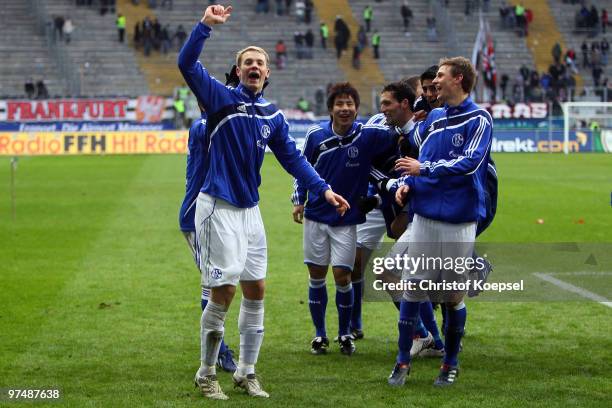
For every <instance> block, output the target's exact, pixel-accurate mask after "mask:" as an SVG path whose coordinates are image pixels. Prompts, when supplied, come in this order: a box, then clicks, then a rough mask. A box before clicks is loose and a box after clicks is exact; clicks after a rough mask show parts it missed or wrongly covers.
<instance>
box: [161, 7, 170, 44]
mask: <svg viewBox="0 0 612 408" xmlns="http://www.w3.org/2000/svg"><path fill="white" fill-rule="evenodd" d="M162 4H163V3H162ZM170 38H172V37H171V36H170V26H169V25H168V24H166V25H165V26H164V27H163V28H162V30H161V34H160V39H161V52H162V54H164V55H166V54H168V51H169V50H170V47H171V46H172V43H171V42H170Z"/></svg>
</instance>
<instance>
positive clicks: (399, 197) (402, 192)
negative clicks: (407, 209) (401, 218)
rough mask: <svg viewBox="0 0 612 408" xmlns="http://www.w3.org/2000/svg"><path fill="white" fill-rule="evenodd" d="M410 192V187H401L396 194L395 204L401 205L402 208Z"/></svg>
mask: <svg viewBox="0 0 612 408" xmlns="http://www.w3.org/2000/svg"><path fill="white" fill-rule="evenodd" d="M409 190H410V187H408V186H406V185H403V186H401V187H399V188H398V189H397V191H396V192H395V202H396V203H397V204H398V205H400V206H402V207H403V206H404V204H405V203H404V201H405V200H406V196H407V195H408V191H409Z"/></svg>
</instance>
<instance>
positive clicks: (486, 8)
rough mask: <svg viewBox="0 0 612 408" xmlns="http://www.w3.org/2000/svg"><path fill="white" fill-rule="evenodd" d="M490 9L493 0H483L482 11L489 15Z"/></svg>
mask: <svg viewBox="0 0 612 408" xmlns="http://www.w3.org/2000/svg"><path fill="white" fill-rule="evenodd" d="M490 7H491V0H482V11H484V12H485V13H488V12H489V8H490Z"/></svg>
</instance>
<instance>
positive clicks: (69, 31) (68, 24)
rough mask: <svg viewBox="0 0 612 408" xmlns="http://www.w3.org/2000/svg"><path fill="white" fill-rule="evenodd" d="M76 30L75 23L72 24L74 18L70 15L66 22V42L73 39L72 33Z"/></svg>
mask: <svg viewBox="0 0 612 408" xmlns="http://www.w3.org/2000/svg"><path fill="white" fill-rule="evenodd" d="M73 32H74V24H72V19H71V18H70V17H68V18H67V19H66V21H65V22H64V39H66V44H70V41H71V40H72V33H73Z"/></svg>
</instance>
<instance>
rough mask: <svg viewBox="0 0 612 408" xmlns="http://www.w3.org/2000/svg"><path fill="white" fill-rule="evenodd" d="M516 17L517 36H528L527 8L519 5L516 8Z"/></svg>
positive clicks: (521, 4)
mask: <svg viewBox="0 0 612 408" xmlns="http://www.w3.org/2000/svg"><path fill="white" fill-rule="evenodd" d="M514 16H515V18H516V26H517V28H518V31H517V34H518V36H519V37H524V36H525V35H527V18H526V17H525V7H524V6H523V3H519V4H517V5H516V6H515V7H514Z"/></svg>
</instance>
